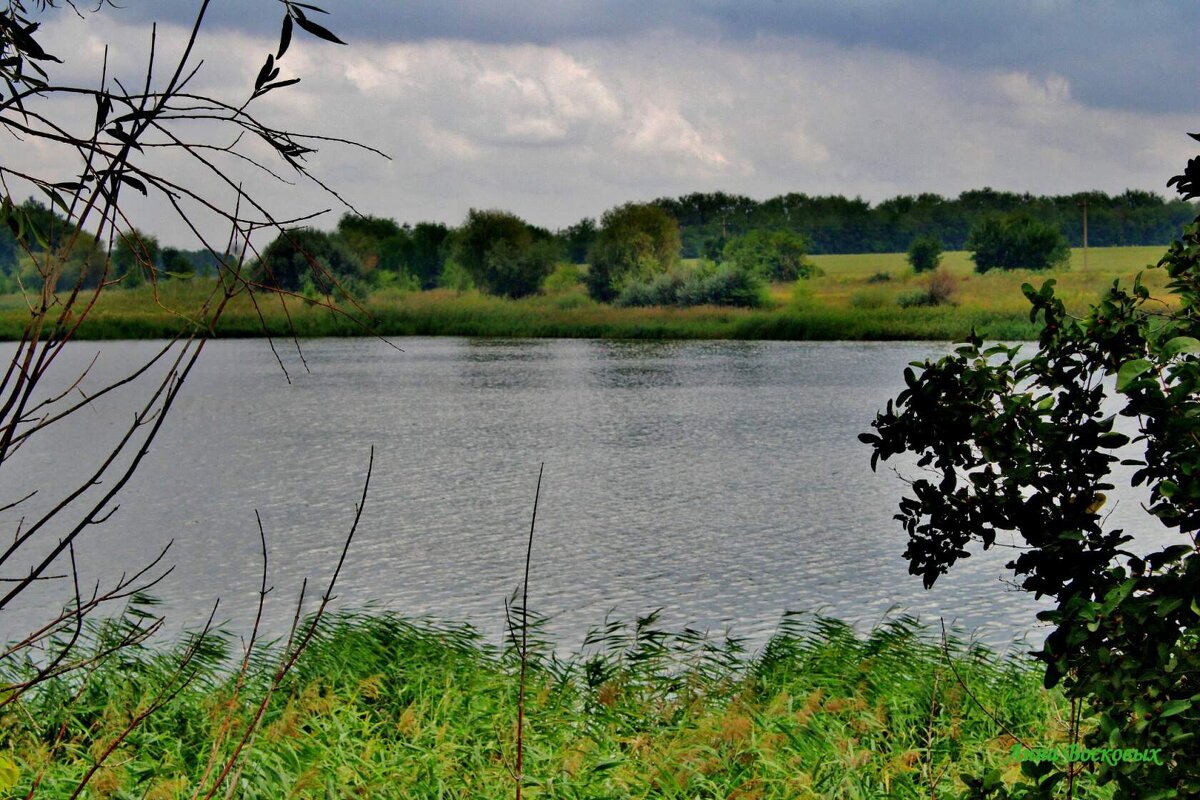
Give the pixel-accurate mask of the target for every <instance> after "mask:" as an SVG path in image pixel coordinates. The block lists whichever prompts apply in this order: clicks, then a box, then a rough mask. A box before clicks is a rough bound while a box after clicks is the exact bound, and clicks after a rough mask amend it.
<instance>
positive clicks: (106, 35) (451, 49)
mask: <svg viewBox="0 0 1200 800" xmlns="http://www.w3.org/2000/svg"><path fill="white" fill-rule="evenodd" d="M127 5H128V7H127V8H125V9H120V10H117V9H108V8H106V9H104V10H103V11H101V12H100V13H99V14H97V15H94V16H92V15H89V16H87V18H86V19H85V20H79V19H77V18H75V17H74V16H73V15H71V14H70V13H69V12H63V11H61V10H60V11H58V12H51V13H50V14H49V15H48V16H47V18H46V20H47V31H46V34H45V37H44V43H45V44H48V45H50V47H49V48H48V49H50V50H51V51H52V52H54V53H56V54H57V55H59V56H60V57H62V58H64V60H65V61H66V62H67V64H66V66H65V67H64V69H65V70H67V73H68V74H71V75H74V76H77V77H78V78H79V79H80V80H88V79H91V80H92V82H93V83H94V81H95V78H96V76H97V75H98V72H99V56H100V54H102V53H103V45H104V44H105V43H108V44H110V45H111V46H112V49H111V51H110V57H109V73H110V75H113V74H115V75H117V76H123V77H124V78H125V79H127V80H128V81H130V82H137V81H138V79H139V76H140V77H141V78H142V79H144V71H145V67H144V56H145V51H146V45H147V42H148V39H149V27H148V26H149V22H150V21H152V20H157V21H158V22H159V37H160V41H159V48H160V55H163V54H169V53H170V52H172V48H173V47H175V48H176V49H177V44H178V42H179V36H180V34H181V32H182V30H183V28H182V26H183V25H186V24H188V23H189V21H190V19H191V17H192V15H194V9H195V7H196V5H197V4H196V3H194V2H184V1H183V0H163V1H161V2H137V0H130V2H128V3H127ZM324 7H325V8H326V9H328V10H329V11H330V12H331V13H330V14H329V15H328V16H322V15H316V14H313V15H312V16H313V17H314V18H319V20H320V22H321V23H322V24H324V25H326V26H327V27H329V28H331V29H332V30H334V31H335V32H336V33H337V34H338V35H340V36H341V37H342V38H343V39H345V40H346V41H348V42H349V46H348V47H341V46H338V45H333V44H328V43H325V42H322V41H320V40H318V39H315V38H313V37H311V36H307V35H302V34H301V33H300V32H299V31H297V35H296V38H295V40H294V42H293V45H292V50H291V51H290V52H289V53H288V54H287V56H286V57H285V58H284V59H283V61H282V63H281V67H282V73H281V75H280V78H287V77H300V78H301V79H302V81H301V83H300V84H298V85H296V86H293V87H289V88H287V89H284V90H281V91H279V92H276V93H273V94H271V95H268V96H267V97H265V98H262V100H260V101H257V102H256V103H255V104H254V105H253V106H252V109H257V111H256V113H257V114H258V115H259V116H261V117H262V118H263V119H264V120H265V121H268V122H270V123H272V124H275V125H278V126H280V127H287V128H289V129H294V130H301V131H306V132H312V133H320V134H325V135H329V136H341V137H348V138H352V139H356V140H358V141H361V142H363V143H365V144H369V145H371V146H373V147H377V148H379V149H381V150H383V151H385V152H386V153H388V154H389V155H390V156H391V158H392V160H391V161H387V160H384V159H381V158H378V157H375V156H371V155H369V154H366V153H363V152H361V151H355V150H352V149H347V148H344V147H341V148H339V147H334V146H326V147H323V148H322V152H321V153H320V154H319V155H318V156H317V157H314V158H313V159H312V160H311V164H312V166H313V168H314V170H315V171H316V173H317V174H318V175H319V176H320V177H321V179H322V180H324V181H325V182H326V183H328V184H329V185H331V186H333V187H336V188H337V189H338V191H339V192H340V193H341V194H343V195H344V196H345V197H346V198H347V200H349V201H350V202H352V203H353V204H354V205H355V206H356V207H357V208H359V209H360V210H361V211H363V212H364V213H370V214H379V215H385V216H390V217H395V218H397V219H399V220H401V221H405V220H407V221H411V222H415V221H418V220H423V219H434V220H441V221H444V222H447V223H450V224H456V223H458V222H460V221H461V220H462V218H463V217H464V216H465V214H466V211H467V209H468V208H471V207H497V208H504V209H508V210H511V211H514V212H516V213H518V214H521V215H522V216H524V217H525V218H526V219H528V220H530V221H531V222H535V223H538V224H541V225H545V226H548V227H558V226H564V225H568V224H570V223H572V222H575V221H577V220H578V219H579V218H581V217H584V216H599V215H600V214H601V213H602V212H603V211H604V210H605V209H606V208H609V207H611V206H613V205H616V204H618V203H621V202H625V201H628V200H646V199H652V198H654V197H658V196H663V195H677V194H683V193H687V192H692V191H711V190H717V189H723V190H725V191H730V192H739V193H744V194H748V195H750V196H752V197H756V198H760V199H762V198H766V197H769V196H772V195H776V194H780V193H784V192H789V191H796V192H806V193H809V194H831V193H838V194H845V195H849V196H855V195H858V196H861V197H863V198H865V199H867V200H870V201H872V202H876V201H879V200H882V199H885V198H887V197H890V196H893V195H896V194H912V193H918V192H924V191H932V192H939V193H942V194H946V195H957V194H958V193H959V192H961V191H963V190H966V189H971V188H979V187H982V186H985V185H990V186H992V187H994V188H1002V189H1010V190H1015V191H1030V192H1034V193H1068V192H1074V191H1078V190H1085V189H1102V190H1105V191H1109V192H1117V191H1121V190H1123V189H1125V188H1138V189H1149V190H1152V191H1156V192H1160V193H1163V194H1166V191H1167V190H1166V189H1165V186H1164V184H1165V182H1166V180H1167V178H1169V177H1170V176H1171V175H1173V174H1175V173H1176V172H1178V171H1179V170H1180V168H1181V167H1182V166H1183V164H1184V162H1185V161H1186V159H1187V158H1188V157H1190V156H1192V155H1194V154H1195V147H1194V142H1192V141H1191V140H1190V139H1188V138H1187V137H1186V136H1185V132H1186V131H1188V130H1197V129H1200V118H1198V114H1197V111H1198V110H1200V91H1198V89H1200V86H1198V77H1200V61H1198V59H1197V55H1196V52H1197V51H1196V49H1195V41H1196V34H1197V33H1198V32H1200V6H1198V5H1197V4H1196V3H1194V2H1137V3H1130V2H1104V1H1103V0H1095V1H1094V2H1082V1H1080V2H1065V1H1064V2H1058V1H1056V0H996V1H995V2H947V1H946V0H928V1H926V0H910V1H909V2H866V1H865V0H840V1H839V2H836V3H832V2H827V1H821V2H818V1H817V0H813V1H812V2H809V1H808V0H597V1H595V2H588V3H582V2H576V0H532V1H527V2H515V1H513V0H492V1H491V2H482V1H481V2H464V1H461V0H417V1H415V2H390V1H389V2H384V1H383V0H376V1H375V2H366V1H365V0H348V1H346V2H326V4H325V6H324ZM282 9H283V7H282V5H281V4H279V3H277V2H268V1H267V0H253V1H251V0H238V2H232V0H214V2H213V3H212V9H211V11H210V17H209V19H208V20H207V25H206V28H205V31H206V33H205V34H203V35H202V39H201V44H200V48H199V55H201V56H202V57H203V58H205V59H206V62H205V65H204V67H203V68H202V70H201V73H200V76H199V77H198V78H197V83H196V86H197V87H198V88H203V89H204V90H205V91H207V92H209V93H212V94H214V95H216V96H220V97H224V98H227V99H228V100H230V101H231V102H235V103H236V102H240V99H241V98H244V97H245V96H246V94H247V89H248V87H250V86H251V85H252V83H253V79H254V76H255V74H256V73H257V71H258V68H259V66H260V65H261V63H262V60H263V58H264V57H265V55H266V53H268V52H270V51H272V50H274V48H275V46H276V43H277V41H278V31H279V24H280V21H281V18H282ZM126 85H129V84H128V83H127V84H126ZM47 157H48V156H47ZM46 163H49V162H46ZM64 179H65V178H64ZM261 191H262V196H263V197H264V198H266V199H268V200H269V201H271V202H272V203H274V204H275V206H274V207H275V208H276V210H277V211H278V212H279V213H281V214H297V213H302V212H305V211H309V210H313V209H317V208H323V207H326V206H327V205H329V202H328V200H327V199H326V198H323V197H322V196H321V194H320V192H319V191H317V190H314V189H313V188H311V187H306V186H303V185H300V186H297V187H295V188H287V189H286V191H282V190H280V189H272V188H269V187H264V188H263V189H262V190H261ZM160 205H161V204H159V205H150V206H148V207H146V208H144V209H141V210H142V211H143V212H144V213H145V214H147V216H146V217H145V218H144V219H145V220H147V222H146V223H145V224H144V225H143V227H147V228H150V229H152V230H158V231H159V232H160V233H161V234H162V235H163V238H164V239H166V240H168V241H169V242H171V243H174V244H187V241H186V239H185V237H184V231H183V229H182V227H181V226H179V225H178V224H176V223H172V222H169V221H168V218H167V217H166V216H165V215H164V212H163V211H162V209H161V208H160ZM339 213H340V211H337V212H335V213H334V214H333V215H332V216H330V217H329V218H328V219H327V220H326V221H325V222H324V223H322V224H323V226H325V227H329V226H332V224H333V223H334V222H335V221H336V216H337V214H339Z"/></svg>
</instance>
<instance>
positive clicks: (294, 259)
mask: <svg viewBox="0 0 1200 800" xmlns="http://www.w3.org/2000/svg"><path fill="white" fill-rule="evenodd" d="M252 274H253V275H254V280H255V282H257V283H258V284H259V285H261V286H265V287H268V288H271V289H282V290H284V291H289V292H298V291H300V290H301V289H302V288H304V285H305V283H308V282H311V283H312V284H313V286H314V287H315V288H316V289H317V291H319V292H320V293H321V294H333V293H334V289H335V288H336V287H337V286H342V287H343V288H346V287H345V284H346V282H347V281H353V280H354V279H355V278H358V277H361V275H362V274H363V269H362V262H361V261H359V259H358V257H357V256H356V255H354V253H353V252H352V251H351V250H350V248H348V247H347V246H346V245H345V244H343V243H342V242H341V241H340V240H339V239H337V238H336V237H334V236H330V235H329V234H328V233H325V232H324V231H318V230H313V229H312V228H294V229H292V230H287V231H284V232H283V233H281V234H279V236H277V237H276V238H275V240H274V241H272V242H271V243H270V244H269V245H267V247H266V249H264V250H263V251H262V255H261V257H260V258H259V259H258V262H257V263H256V264H255V266H254V268H253V270H252Z"/></svg>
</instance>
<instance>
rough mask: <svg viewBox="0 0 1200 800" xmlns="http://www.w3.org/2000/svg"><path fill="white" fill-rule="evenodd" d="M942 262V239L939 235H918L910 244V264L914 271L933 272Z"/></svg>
mask: <svg viewBox="0 0 1200 800" xmlns="http://www.w3.org/2000/svg"><path fill="white" fill-rule="evenodd" d="M941 263H942V240H941V239H939V238H938V237H937V236H934V235H928V236H918V237H917V238H915V239H913V240H912V244H910V245H909V246H908V264H909V266H911V267H912V268H913V272H932V271H933V270H935V269H937V268H938V265H939V264H941Z"/></svg>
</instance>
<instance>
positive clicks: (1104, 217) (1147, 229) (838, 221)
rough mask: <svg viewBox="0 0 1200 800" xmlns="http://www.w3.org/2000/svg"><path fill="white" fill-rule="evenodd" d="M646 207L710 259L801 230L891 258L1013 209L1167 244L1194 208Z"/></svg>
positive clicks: (975, 201) (694, 199) (1119, 198)
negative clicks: (768, 234) (925, 239)
mask: <svg viewBox="0 0 1200 800" xmlns="http://www.w3.org/2000/svg"><path fill="white" fill-rule="evenodd" d="M654 204H655V205H658V206H661V207H662V208H664V209H665V210H667V211H668V212H669V213H670V214H671V216H673V217H674V218H675V219H676V220H678V221H679V225H680V228H681V231H682V238H683V256H684V258H700V257H704V256H709V255H710V254H711V253H713V252H717V251H719V250H720V249H721V248H722V247H723V245H724V241H726V240H728V239H729V238H730V237H732V236H736V235H738V234H742V233H745V232H747V231H750V230H757V229H770V230H790V231H794V232H796V233H799V234H801V235H803V236H804V237H806V238H807V239H808V241H809V243H810V247H811V249H810V252H812V253H814V254H826V253H898V252H901V251H904V250H906V249H907V248H908V246H909V245H910V243H911V242H912V241H913V239H915V238H916V237H918V236H936V237H937V238H938V239H940V240H941V241H942V243H943V245H944V246H945V247H946V249H948V250H963V249H966V243H967V239H968V238H969V237H970V235H971V231H972V229H974V228H975V227H976V226H977V225H978V224H979V223H980V222H982V221H983V220H984V219H987V218H991V217H1000V216H1005V215H1009V214H1013V213H1023V214H1026V215H1028V216H1030V217H1031V218H1033V219H1035V220H1037V221H1039V222H1042V223H1045V224H1047V225H1052V226H1053V227H1055V228H1057V229H1058V230H1059V231H1061V232H1062V234H1063V235H1064V236H1065V237H1066V239H1067V242H1068V244H1069V245H1070V246H1072V247H1080V246H1082V245H1083V216H1084V207H1085V206H1086V209H1087V227H1088V244H1089V245H1090V246H1092V247H1121V246H1128V245H1165V244H1167V243H1168V242H1170V241H1171V240H1172V239H1173V238H1174V237H1175V236H1176V235H1177V234H1178V232H1179V229H1180V228H1181V227H1182V226H1183V225H1186V224H1187V223H1188V222H1190V221H1191V220H1192V219H1193V218H1194V217H1195V216H1196V212H1197V208H1196V206H1195V205H1194V204H1192V203H1190V202H1187V201H1184V200H1178V199H1174V200H1167V199H1164V198H1163V197H1161V196H1159V195H1157V194H1155V193H1153V192H1145V191H1140V190H1135V189H1130V190H1127V191H1125V192H1122V193H1121V194H1117V195H1109V194H1106V193H1104V192H1077V193H1075V194H1067V195H1054V196H1035V195H1031V194H1028V193H1026V194H1018V193H1015V192H1002V191H997V190H995V189H991V188H987V187H985V188H983V189H974V190H971V191H966V192H963V193H962V194H960V195H959V196H958V197H957V198H947V197H943V196H941V195H937V194H930V193H924V194H918V195H900V196H897V197H893V198H891V199H889V200H885V201H883V202H881V203H879V204H877V205H874V206H872V205H871V204H870V203H868V202H867V201H866V200H863V199H861V198H857V197H856V198H853V199H850V198H846V197H844V196H842V195H826V196H810V195H806V194H798V193H790V194H785V195H779V196H778V197H772V198H770V199H769V200H763V201H761V202H760V201H757V200H754V199H752V198H750V197H746V196H744V195H736V194H727V193H725V192H710V193H694V194H689V195H684V196H682V197H677V198H665V197H664V198H659V199H658V200H655V201H654ZM584 228H586V225H585V226H584ZM571 230H572V228H569V229H568V231H571ZM582 230H583V228H581V229H580V231H581V232H582Z"/></svg>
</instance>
